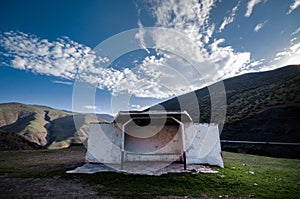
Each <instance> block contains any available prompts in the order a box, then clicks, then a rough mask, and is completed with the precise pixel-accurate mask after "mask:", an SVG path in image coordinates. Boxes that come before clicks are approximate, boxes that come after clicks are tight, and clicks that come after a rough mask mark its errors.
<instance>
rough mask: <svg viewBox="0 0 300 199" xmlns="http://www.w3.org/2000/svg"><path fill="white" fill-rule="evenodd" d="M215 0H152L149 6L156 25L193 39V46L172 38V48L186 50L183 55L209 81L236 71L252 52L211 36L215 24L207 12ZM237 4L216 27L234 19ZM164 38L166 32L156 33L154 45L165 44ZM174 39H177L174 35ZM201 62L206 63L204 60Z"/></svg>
mask: <svg viewBox="0 0 300 199" xmlns="http://www.w3.org/2000/svg"><path fill="white" fill-rule="evenodd" d="M215 3H216V1H214V0H204V1H197V0H191V1H179V2H177V1H172V0H163V1H154V3H153V4H152V5H151V8H150V11H151V13H152V14H153V16H154V18H155V19H156V25H157V26H159V27H165V28H172V29H175V30H176V31H179V32H181V33H183V34H184V35H185V36H187V37H188V38H189V39H190V40H191V41H193V42H194V44H195V45H196V48H193V49H191V46H190V45H186V44H185V43H184V42H181V43H179V42H174V43H172V45H173V47H174V48H179V49H181V50H182V51H183V52H185V56H186V58H188V59H191V60H194V61H195V62H196V63H197V66H198V68H196V69H197V70H199V71H201V72H203V73H204V74H203V75H204V76H206V80H208V81H210V83H211V82H213V81H216V80H220V79H223V78H226V77H230V76H234V75H236V74H237V73H238V71H240V70H241V68H242V67H244V66H245V65H246V64H248V63H249V61H250V55H251V54H250V52H237V51H236V50H234V48H233V47H231V46H226V45H225V46H224V43H225V39H223V38H220V39H214V40H212V37H213V35H214V33H215V32H216V30H215V24H214V23H212V22H211V16H210V13H211V10H212V9H213V7H214V6H215ZM238 6H239V4H238V5H236V6H235V7H234V8H233V9H232V11H231V13H230V16H229V17H228V18H227V20H226V19H225V22H224V24H223V25H222V26H221V28H219V30H220V29H221V30H222V29H224V27H225V26H226V25H227V24H228V23H231V22H232V21H233V20H234V17H235V14H236V12H237V10H238ZM174 37H176V35H174ZM167 40H168V39H167V37H166V35H165V34H159V33H158V34H157V35H156V40H155V41H156V43H155V47H156V48H157V49H159V48H160V46H163V45H168V44H167V43H166V42H167ZM178 40H179V38H178ZM174 41H176V40H175V39H174ZM221 44H222V45H221ZM177 45H178V46H177ZM171 59H173V57H170V58H167V59H166V60H167V62H172V61H171ZM173 62H174V61H173ZM204 62H206V64H203V63H204ZM207 63H210V64H207ZM177 65H179V64H178V63H177V64H176V62H174V64H172V67H173V68H175V69H176V70H179V69H178V68H180V66H177ZM212 68H217V70H218V72H217V73H216V72H213V70H212ZM182 74H184V75H186V74H187V72H185V71H183V73H182ZM196 84H198V85H199V82H195V84H193V85H192V86H194V85H196Z"/></svg>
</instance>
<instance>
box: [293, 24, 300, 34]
mask: <svg viewBox="0 0 300 199" xmlns="http://www.w3.org/2000/svg"><path fill="white" fill-rule="evenodd" d="M299 32H300V26H299V27H298V28H297V29H296V30H295V31H294V32H292V35H295V34H298V33H299Z"/></svg>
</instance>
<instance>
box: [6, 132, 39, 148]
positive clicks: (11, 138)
mask: <svg viewBox="0 0 300 199" xmlns="http://www.w3.org/2000/svg"><path fill="white" fill-rule="evenodd" d="M40 148H42V147H41V146H39V145H38V144H36V143H33V142H30V141H28V140H26V139H25V138H23V137H22V136H18V135H16V134H12V133H7V132H4V131H0V151H8V150H9V151H12V150H33V149H40Z"/></svg>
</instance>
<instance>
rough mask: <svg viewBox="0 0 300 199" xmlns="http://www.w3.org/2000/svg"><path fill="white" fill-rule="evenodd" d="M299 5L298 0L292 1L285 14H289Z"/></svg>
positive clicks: (299, 0)
mask: <svg viewBox="0 0 300 199" xmlns="http://www.w3.org/2000/svg"><path fill="white" fill-rule="evenodd" d="M299 6H300V0H294V3H293V4H291V5H290V9H289V11H288V12H287V13H286V14H288V15H289V14H291V13H292V12H293V11H294V10H295V9H296V8H298V7H299Z"/></svg>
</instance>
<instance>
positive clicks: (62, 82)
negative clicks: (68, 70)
mask: <svg viewBox="0 0 300 199" xmlns="http://www.w3.org/2000/svg"><path fill="white" fill-rule="evenodd" d="M52 82H53V83H56V84H65V85H73V82H66V81H52Z"/></svg>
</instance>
